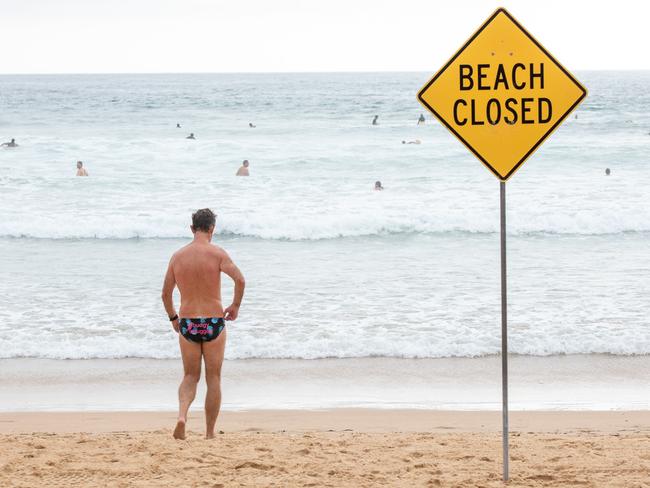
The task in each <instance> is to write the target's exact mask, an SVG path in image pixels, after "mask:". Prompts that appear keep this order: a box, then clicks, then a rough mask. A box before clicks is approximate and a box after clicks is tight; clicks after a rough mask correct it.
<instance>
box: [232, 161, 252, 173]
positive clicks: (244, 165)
mask: <svg viewBox="0 0 650 488" xmlns="http://www.w3.org/2000/svg"><path fill="white" fill-rule="evenodd" d="M235 176H250V174H249V172H248V159H244V162H243V163H242V164H241V167H240V168H239V169H238V170H237V173H236V175H235Z"/></svg>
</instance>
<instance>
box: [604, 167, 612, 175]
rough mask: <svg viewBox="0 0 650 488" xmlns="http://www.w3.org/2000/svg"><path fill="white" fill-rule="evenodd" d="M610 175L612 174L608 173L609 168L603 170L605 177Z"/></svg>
mask: <svg viewBox="0 0 650 488" xmlns="http://www.w3.org/2000/svg"><path fill="white" fill-rule="evenodd" d="M610 174H612V172H611V171H610V169H609V168H605V176H609V175H610Z"/></svg>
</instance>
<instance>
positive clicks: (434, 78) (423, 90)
mask: <svg viewBox="0 0 650 488" xmlns="http://www.w3.org/2000/svg"><path fill="white" fill-rule="evenodd" d="M501 13H503V14H504V15H506V16H507V17H508V18H509V19H510V20H511V21H512V22H513V23H514V24H515V25H516V26H517V27H518V28H519V29H520V30H521V31H522V32H523V33H524V34H525V35H526V37H528V38H529V39H530V40H531V41H532V42H533V43H534V44H535V45H536V46H537V47H538V48H539V49H541V50H542V52H543V53H544V54H546V56H548V58H549V59H550V60H551V61H552V62H553V63H555V65H556V66H557V67H558V68H560V70H562V72H563V73H564V74H565V75H566V76H567V77H568V78H569V79H570V80H571V81H572V82H573V83H574V84H575V85H576V86H577V87H578V88H579V89H580V91H581V92H582V95H581V96H580V97H578V99H577V100H576V101H575V102H574V103H573V105H571V107H570V108H569V109H568V110H567V111H566V112H565V113H564V115H562V117H560V118H559V119H558V120H557V122H555V124H553V126H552V127H551V128H550V129H549V130H548V131H546V133H545V134H544V135H543V136H542V137H541V138H540V139H539V140H538V141H537V142H536V143H535V145H534V146H533V147H532V148H531V149H529V151H528V152H527V153H526V154H525V155H524V156H523V157H522V158H521V159H520V160H519V162H518V163H517V164H516V165H514V166H513V168H512V169H511V170H510V171H509V172H508V174H506V175H505V176H501V175H500V174H499V172H498V171H497V170H496V169H494V168H493V167H492V166H491V165H490V163H488V162H487V161H486V160H485V158H483V156H481V155H480V154H479V152H478V151H477V150H475V149H474V148H473V147H472V146H471V144H470V143H469V142H467V141H466V140H465V139H464V138H463V137H462V136H461V135H460V134H459V133H458V132H456V131H455V130H454V128H453V127H452V126H451V125H449V124H448V123H447V121H446V120H445V119H444V118H443V117H442V116H441V115H440V114H439V113H438V112H436V111H435V110H434V108H433V107H432V106H431V105H429V104H428V103H427V102H426V101H425V100H424V99H423V98H422V95H423V94H424V92H425V91H427V90H428V88H429V87H430V86H431V85H432V84H433V83H435V81H436V80H437V79H438V78H439V77H440V76H441V75H442V74H443V73H444V72H445V71H446V70H447V68H449V66H450V65H451V64H452V63H453V62H454V61H455V60H456V58H458V56H460V55H461V54H462V53H463V51H465V49H467V47H468V46H469V45H470V44H471V43H472V42H473V41H474V39H476V38H477V37H478V35H479V34H480V33H481V32H483V30H484V29H485V28H486V27H487V26H488V25H490V23H491V22H492V21H493V20H494V19H495V18H496V17H497V16H498V15H499V14H501ZM586 96H587V89H586V88H585V87H584V86H582V85H581V84H580V82H578V80H576V79H575V77H574V76H573V75H572V74H571V73H569V72H568V71H567V70H566V69H565V68H564V66H562V65H561V64H560V62H559V61H558V60H557V59H555V58H554V57H553V56H551V54H550V53H549V52H548V51H547V50H546V49H544V46H542V45H541V44H540V43H539V42H537V40H536V39H535V38H534V37H533V36H532V35H531V34H530V33H529V32H528V31H527V30H526V29H524V27H523V26H522V25H521V24H520V23H519V22H517V20H516V19H515V18H514V17H513V16H512V15H510V13H509V12H508V11H507V10H506V9H505V8H498V9H497V10H496V11H495V12H494V13H493V14H492V15H491V16H490V18H488V19H487V20H486V21H485V22H484V23H483V25H482V26H481V27H479V29H478V30H477V31H476V32H475V33H474V35H472V37H470V38H469V39H468V40H467V42H466V43H465V44H464V45H463V46H462V47H461V48H460V49H459V50H458V52H456V54H454V56H453V57H452V58H451V59H450V60H449V61H447V63H446V64H445V65H444V66H443V67H442V68H441V69H440V70H439V71H438V72H437V73H436V74H435V76H434V77H433V78H431V80H429V82H428V83H427V84H426V85H424V87H423V88H422V89H421V90H420V91H419V93H418V100H419V101H420V103H421V104H422V105H424V106H425V107H426V108H427V109H429V111H430V112H431V113H432V114H433V115H435V116H436V118H437V119H438V120H440V122H442V123H443V125H444V126H445V127H447V129H449V130H450V131H451V132H452V133H453V134H454V135H455V136H456V137H457V138H458V139H459V140H460V141H461V142H462V143H463V144H464V145H465V146H466V147H467V149H469V150H470V151H471V152H472V153H474V155H475V156H476V157H477V158H478V159H479V160H480V161H481V162H482V163H483V164H484V165H485V166H487V168H488V169H489V170H490V171H492V173H494V175H495V176H496V177H497V178H499V179H500V180H501V181H507V180H508V178H510V176H512V175H513V173H514V172H515V171H517V170H518V169H519V167H520V166H521V165H522V164H523V163H524V161H526V159H528V157H529V156H530V155H531V154H532V153H533V152H535V150H536V149H537V148H538V147H539V146H540V145H541V144H542V142H544V141H545V140H546V138H547V137H548V136H549V135H551V133H552V132H553V131H554V130H555V129H556V128H557V127H558V126H559V125H560V124H561V123H562V122H563V121H564V119H566V118H567V116H568V115H569V114H570V113H571V112H572V111H573V110H574V109H575V108H576V107H577V106H578V104H579V103H580V102H582V100H584V98H585V97H586Z"/></svg>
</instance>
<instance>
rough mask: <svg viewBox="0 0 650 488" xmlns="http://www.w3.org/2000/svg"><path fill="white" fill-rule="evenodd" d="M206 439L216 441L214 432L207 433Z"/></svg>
mask: <svg viewBox="0 0 650 488" xmlns="http://www.w3.org/2000/svg"><path fill="white" fill-rule="evenodd" d="M205 438H206V439H214V432H209V433H208V432H206V433H205Z"/></svg>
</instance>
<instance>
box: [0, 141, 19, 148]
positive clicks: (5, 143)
mask: <svg viewBox="0 0 650 488" xmlns="http://www.w3.org/2000/svg"><path fill="white" fill-rule="evenodd" d="M0 147H18V144H16V139H12V140H11V141H9V142H3V143H2V144H0Z"/></svg>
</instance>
